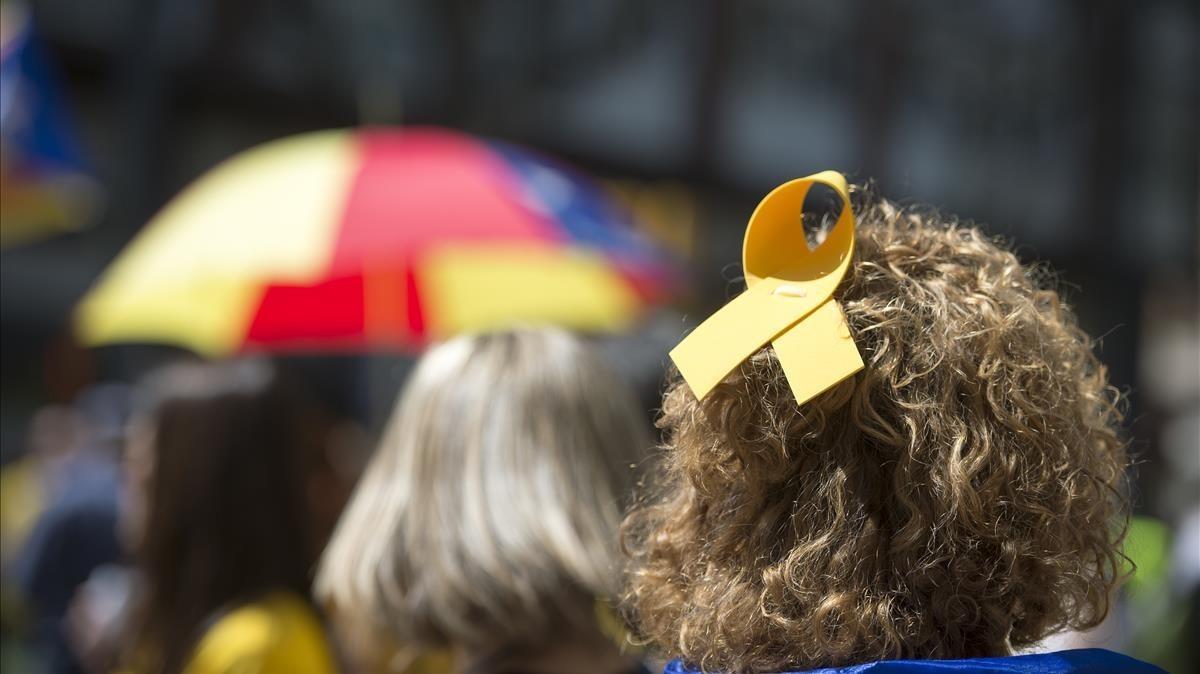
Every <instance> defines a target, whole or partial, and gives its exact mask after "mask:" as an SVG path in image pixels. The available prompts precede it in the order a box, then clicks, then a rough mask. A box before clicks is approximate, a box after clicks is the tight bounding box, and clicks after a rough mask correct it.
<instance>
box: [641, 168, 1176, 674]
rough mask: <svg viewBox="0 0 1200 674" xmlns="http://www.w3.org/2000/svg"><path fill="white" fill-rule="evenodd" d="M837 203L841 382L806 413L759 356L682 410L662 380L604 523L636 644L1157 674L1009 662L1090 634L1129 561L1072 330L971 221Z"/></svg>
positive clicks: (702, 654) (1101, 394) (686, 666)
mask: <svg viewBox="0 0 1200 674" xmlns="http://www.w3.org/2000/svg"><path fill="white" fill-rule="evenodd" d="M853 203H854V213H855V214H856V216H857V218H858V225H857V235H856V238H855V248H854V254H853V257H852V262H851V264H850V266H849V269H848V271H847V272H846V275H845V276H844V278H843V280H842V282H841V284H840V285H839V286H838V287H837V290H836V291H835V292H834V295H833V298H834V299H835V300H836V301H837V302H838V304H839V305H840V307H841V309H842V310H843V311H844V313H845V316H846V318H847V322H848V325H849V328H850V336H851V338H852V339H853V341H854V342H855V344H856V346H857V349H858V351H859V353H860V354H861V356H862V360H863V361H864V363H865V367H864V368H863V369H862V370H861V371H859V372H858V373H857V374H853V375H851V376H849V377H848V378H846V379H843V380H842V381H841V382H840V383H837V384H835V385H833V386H832V387H831V388H829V389H827V390H825V391H824V392H823V393H821V394H820V395H817V396H816V397H815V398H812V399H811V400H809V401H807V402H805V403H804V404H798V403H797V400H796V398H795V396H794V394H793V391H792V388H791V387H790V386H789V384H790V383H793V382H789V380H788V379H787V377H786V376H785V373H784V370H783V368H782V367H781V363H780V359H779V357H778V355H777V353H776V351H775V349H774V348H772V347H771V346H769V345H768V346H765V347H763V348H761V349H759V350H758V351H757V352H755V353H753V355H751V356H750V357H749V358H748V359H746V360H745V361H743V362H742V364H741V365H740V366H738V367H736V368H735V369H734V370H733V371H732V372H731V373H730V374H728V375H727V376H726V377H725V378H724V379H723V380H722V381H721V382H720V383H719V384H717V385H716V387H715V388H714V389H712V390H711V391H709V392H707V395H705V396H703V397H702V399H698V398H697V396H696V395H695V394H694V393H693V391H692V390H691V388H690V387H689V385H688V384H687V382H685V381H684V380H683V379H682V377H681V376H680V374H679V373H678V372H675V373H673V375H672V378H671V381H670V384H669V388H668V390H667V392H666V394H665V398H664V400H663V407H662V416H661V419H660V421H659V425H660V427H661V428H662V430H663V431H664V432H665V435H666V441H665V451H664V454H663V456H662V461H661V465H660V467H659V469H658V475H657V478H658V481H657V482H656V483H653V486H652V487H651V488H650V489H649V490H648V491H647V493H645V494H644V495H643V496H642V497H641V498H640V499H639V503H638V505H637V506H636V507H635V508H634V509H633V511H632V512H631V513H630V514H629V516H628V518H627V520H626V522H625V524H624V542H625V545H626V546H627V549H628V551H629V554H630V556H631V568H630V570H629V575H628V578H627V590H626V593H625V599H626V602H627V605H628V607H629V612H630V616H631V618H632V620H633V621H634V622H635V623H636V624H637V629H638V630H639V632H640V634H641V635H642V636H643V637H644V638H645V639H646V640H647V641H649V642H651V643H652V644H654V645H655V646H657V647H658V648H659V649H661V650H662V651H663V652H664V653H665V654H666V655H668V656H670V657H673V658H675V660H673V661H672V662H671V664H670V665H668V667H667V671H668V672H671V673H675V674H682V673H683V672H698V671H704V672H730V673H733V672H737V673H751V672H755V673H759V672H761V673H766V672H818V671H819V672H821V673H822V674H831V673H833V672H855V673H859V672H889V673H890V672H926V671H929V672H934V671H936V672H1012V673H1018V672H1030V673H1032V672H1038V673H1040V674H1061V673H1067V672H1075V673H1083V672H1089V673H1095V674H1100V673H1113V674H1115V673H1117V672H1120V673H1122V674H1138V673H1143V672H1158V671H1160V670H1158V669H1157V668H1156V667H1153V666H1151V665H1148V664H1145V663H1141V662H1138V661H1135V660H1133V659H1131V658H1127V657H1125V656H1122V655H1118V654H1115V653H1111V652H1108V651H1102V650H1098V649H1090V650H1076V651H1065V652H1059V653H1030V652H1029V651H1036V650H1037V646H1038V644H1039V642H1041V641H1042V640H1044V639H1045V638H1046V637H1047V636H1049V635H1051V634H1054V633H1056V632H1059V631H1061V630H1086V629H1088V628H1090V627H1093V626H1095V625H1098V624H1099V623H1100V622H1101V621H1102V620H1103V619H1104V618H1105V616H1106V615H1107V614H1108V612H1109V611H1110V609H1111V601H1112V598H1113V595H1114V590H1115V588H1116V587H1117V585H1118V583H1119V582H1120V581H1121V579H1122V577H1123V576H1124V575H1125V574H1126V571H1127V568H1128V567H1127V566H1126V559H1125V557H1124V555H1123V553H1122V547H1121V543H1122V537H1123V535H1124V532H1125V530H1126V525H1127V518H1128V503H1127V494H1128V486H1127V484H1126V480H1127V478H1126V468H1127V467H1128V465H1129V457H1128V455H1127V453H1126V445H1125V442H1124V441H1123V440H1122V438H1121V435H1120V432H1119V427H1120V424H1121V412H1120V400H1119V396H1118V395H1117V393H1116V392H1115V390H1114V389H1113V388H1112V387H1111V386H1110V385H1109V383H1108V379H1107V376H1106V372H1105V368H1104V366H1103V365H1102V364H1101V363H1100V362H1099V361H1098V359H1097V358H1096V356H1095V355H1094V353H1093V350H1092V345H1093V342H1092V340H1091V339H1090V338H1089V337H1088V335H1086V334H1085V333H1084V332H1083V331H1082V330H1081V329H1080V328H1079V326H1078V325H1077V323H1076V319H1075V318H1074V316H1073V314H1072V313H1071V310H1070V308H1069V307H1068V306H1067V305H1066V304H1065V303H1064V302H1063V300H1062V298H1061V297H1060V296H1059V295H1058V293H1057V292H1055V291H1054V290H1053V288H1052V286H1051V284H1050V283H1049V282H1048V278H1047V275H1046V274H1045V273H1044V272H1043V271H1042V270H1040V269H1037V268H1030V267H1026V266H1023V265H1022V264H1021V263H1020V262H1019V261H1018V260H1017V258H1016V257H1015V256H1014V255H1013V253H1012V252H1011V251H1010V250H1008V249H1007V248H1006V247H1004V246H1002V245H999V244H997V243H996V242H994V241H992V240H989V239H988V238H986V237H985V236H984V235H983V234H982V233H981V232H980V231H979V230H978V229H976V228H975V227H974V226H971V225H969V224H964V223H961V222H958V221H956V220H954V219H953V218H949V217H945V216H941V215H938V214H935V213H931V212H925V211H922V210H918V209H910V208H902V207H899V206H897V205H895V204H893V203H891V202H889V201H887V200H885V199H882V198H878V197H875V196H873V195H872V194H871V193H870V192H869V191H859V192H858V193H857V194H855V195H854V198H853ZM831 383H832V382H831ZM843 668H844V669H843Z"/></svg>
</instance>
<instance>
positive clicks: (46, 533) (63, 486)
mask: <svg viewBox="0 0 1200 674" xmlns="http://www.w3.org/2000/svg"><path fill="white" fill-rule="evenodd" d="M120 484H121V473H120V468H119V466H118V465H117V464H116V462H115V461H112V460H108V459H106V458H104V457H100V456H96V455H93V454H90V453H86V452H84V453H81V454H80V455H78V456H74V457H71V458H70V459H68V460H67V462H66V463H65V464H64V465H62V466H59V467H58V471H57V479H56V480H55V486H56V489H55V490H54V493H52V494H50V497H49V498H50V502H49V503H48V504H47V506H46V511H45V512H44V513H42V515H41V516H40V517H39V518H38V521H37V523H36V524H35V525H34V528H33V531H32V532H31V533H30V536H29V540H28V541H26V543H25V546H24V548H23V549H22V551H21V553H20V558H19V559H18V561H17V566H18V568H17V573H18V576H19V582H20V584H21V588H22V591H23V592H24V594H25V598H26V599H27V600H28V602H29V604H30V607H31V608H32V609H33V611H34V613H35V616H36V619H37V634H36V640H37V648H38V651H39V652H40V654H41V658H42V659H43V660H44V661H45V671H47V672H50V673H52V674H81V673H82V672H83V671H84V670H83V668H82V667H81V666H80V663H79V662H78V660H77V658H76V657H75V654H74V652H73V651H72V649H71V647H70V644H69V641H68V639H67V635H66V630H65V627H64V620H65V619H66V616H67V609H68V608H69V607H70V605H71V599H72V598H73V597H74V596H75V590H76V589H77V588H78V587H79V586H80V584H82V583H83V582H84V581H85V580H87V579H88V576H89V575H91V573H92V572H93V571H95V570H96V569H97V568H99V567H101V566H104V565H107V564H116V563H118V562H120V561H121V558H122V550H121V543H120V540H119V539H118V537H117V519H118V509H119V502H120Z"/></svg>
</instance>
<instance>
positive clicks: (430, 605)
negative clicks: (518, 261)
mask: <svg viewBox="0 0 1200 674" xmlns="http://www.w3.org/2000/svg"><path fill="white" fill-rule="evenodd" d="M647 430H648V429H647V426H646V423H645V419H644V415H643V414H641V413H640V412H639V410H638V408H637V406H636V404H635V403H634V399H633V395H632V393H631V392H630V391H628V390H627V389H626V388H625V386H623V385H622V384H621V383H620V382H619V381H618V379H617V378H616V377H615V376H614V375H613V374H612V373H611V372H610V371H608V370H607V369H606V368H604V367H603V366H602V365H601V364H600V362H599V361H598V359H597V358H596V357H595V356H594V355H593V354H591V353H590V352H589V350H588V349H587V348H585V347H584V345H583V344H581V343H580V342H579V341H577V340H576V339H574V338H572V337H571V336H569V335H567V334H565V333H563V332H559V331H555V330H518V331H514V332H500V333H494V334H481V335H473V336H463V337H459V338H456V339H453V340H451V341H449V342H446V343H445V344H442V345H440V346H437V347H435V348H433V349H432V350H431V351H429V352H428V353H427V354H426V355H425V356H424V358H423V359H422V360H421V361H420V363H419V364H418V366H417V368H416V370H415V373H414V374H413V376H412V378H411V380H410V382H409V384H408V385H407V388H406V389H405V391H404V394H403V396H402V397H401V399H400V400H399V402H398V403H397V405H396V409H395V412H394V413H393V415H392V418H391V421H390V425H389V428H388V430H387V431H386V433H385V436H384V439H383V441H382V443H381V445H380V447H379V449H378V451H377V452H376V455H375V457H374V459H373V460H372V462H371V464H370V465H369V467H368V468H367V472H366V474H365V475H364V477H363V480H362V482H361V483H360V484H359V486H358V488H357V489H356V491H355V493H354V495H353V496H352V497H351V500H350V504H349V506H348V507H347V510H346V513H345V515H344V516H343V518H342V521H341V522H340V523H339V525H338V528H337V530H336V531H335V533H334V536H333V539H332V541H331V543H330V545H329V548H328V549H327V550H326V553H325V556H324V559H323V560H322V563H321V567H320V570H319V572H318V580H317V588H318V589H317V592H318V597H319V598H320V599H321V600H322V601H323V602H328V603H329V604H330V605H331V607H332V614H333V616H334V622H335V624H339V623H340V625H342V626H344V628H343V629H344V631H345V632H346V633H349V634H357V635H359V636H360V638H359V639H358V641H360V642H366V643H360V647H359V648H358V649H356V653H355V656H356V657H355V660H356V664H357V665H358V667H359V668H361V669H364V670H369V671H379V670H381V669H383V668H385V667H387V666H389V664H390V666H391V667H394V668H395V667H399V668H404V667H410V666H411V665H412V663H414V662H416V665H415V667H412V668H410V671H414V670H421V671H432V669H433V665H430V664H428V663H429V662H430V661H429V660H428V659H425V660H424V661H422V660H421V658H422V657H423V656H425V657H427V656H429V654H431V653H441V654H443V656H442V659H441V660H440V661H439V662H440V663H441V664H442V665H443V666H444V667H445V668H446V669H448V670H450V671H454V672H462V673H469V674H499V673H506V674H517V673H538V674H549V673H552V672H555V673H557V672H578V673H580V674H589V673H593V672H594V673H597V674H599V673H603V674H624V673H628V672H642V671H645V670H644V668H643V666H642V664H641V663H640V662H639V661H638V660H637V659H636V658H634V657H631V656H629V655H627V654H625V653H623V652H622V649H621V647H620V645H619V644H618V643H617V642H618V640H619V639H620V636H619V635H616V634H614V632H616V631H618V630H615V629H612V628H613V625H614V620H613V618H612V615H611V613H607V612H606V610H605V608H604V606H605V605H604V603H603V600H604V599H606V598H611V597H613V596H615V592H616V591H617V587H616V586H615V583H616V581H617V578H618V564H619V562H618V559H619V555H618V554H617V549H616V541H617V527H618V523H619V521H620V517H621V507H622V506H621V502H622V497H623V496H624V495H625V494H627V493H628V491H629V488H630V486H631V479H632V477H633V475H634V470H633V466H632V465H631V462H635V461H636V460H637V458H638V457H639V456H640V455H641V454H642V453H643V452H644V451H645V450H646V449H647V448H648V446H649V444H650V440H649V438H648V436H647V433H646V431H647ZM340 631H341V630H340ZM364 634H370V635H371V637H372V638H371V639H363V638H361V636H362V635H364ZM363 646H365V648H363ZM389 659H390V663H388V662H387V661H388V660H389ZM422 663H424V664H422Z"/></svg>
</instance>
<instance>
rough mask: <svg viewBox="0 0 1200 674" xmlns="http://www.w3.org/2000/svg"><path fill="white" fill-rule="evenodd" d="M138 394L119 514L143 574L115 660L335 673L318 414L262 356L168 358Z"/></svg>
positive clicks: (192, 668) (230, 671)
mask: <svg viewBox="0 0 1200 674" xmlns="http://www.w3.org/2000/svg"><path fill="white" fill-rule="evenodd" d="M139 393H140V394H141V395H140V397H139V402H140V404H139V405H137V408H136V409H135V418H134V421H133V423H132V428H131V433H130V435H131V438H130V441H129V447H128V449H127V456H126V468H125V470H126V474H127V475H126V478H127V481H128V482H129V484H128V500H129V502H128V503H127V504H126V507H125V512H124V513H123V520H122V526H123V530H124V532H125V534H126V535H127V536H128V538H129V541H130V543H131V547H132V548H133V550H134V551H135V558H136V560H137V562H138V565H139V570H140V576H141V579H140V580H141V582H140V586H139V587H138V590H137V592H136V594H135V600H134V607H133V609H132V615H131V616H130V617H129V622H128V630H127V632H128V639H127V640H126V644H125V649H124V651H125V652H124V654H123V658H122V662H121V663H120V666H119V668H118V671H122V672H128V673H129V674H168V673H170V674H175V673H177V672H182V673H183V674H218V673H219V674H234V673H235V672H236V673H239V674H240V673H247V674H285V673H286V674H329V673H331V672H334V671H335V663H334V658H333V655H332V652H331V648H330V645H329V643H328V642H327V640H326V637H325V635H324V631H323V626H322V622H321V619H320V618H319V616H318V613H317V611H316V610H315V609H314V607H313V606H312V605H311V603H310V601H309V588H310V570H311V569H312V566H313V561H314V559H315V557H316V554H317V553H318V552H319V547H320V544H321V540H320V532H319V530H318V527H316V526H314V522H313V521H312V517H311V516H310V512H311V507H310V504H309V503H308V502H307V496H306V490H307V487H308V479H309V477H310V475H311V473H312V471H313V470H314V468H315V462H319V460H320V459H319V457H320V455H321V452H322V447H321V442H322V439H323V438H324V437H325V435H326V434H327V431H328V428H327V427H326V426H327V424H326V423H325V421H324V419H323V416H322V415H321V414H319V413H318V412H317V410H316V408H314V407H313V405H312V403H311V402H310V401H309V400H308V399H306V398H304V397H303V396H302V395H301V394H300V393H299V392H298V389H297V386H296V384H295V383H294V382H291V381H288V380H286V379H285V378H284V377H282V376H281V375H280V374H279V373H278V372H277V371H276V369H275V367H274V366H272V365H271V364H270V363H269V362H267V361H263V360H239V361H230V362H223V363H216V364H182V365H174V366H169V367H167V368H166V369H164V370H162V371H159V372H157V373H155V374H154V375H152V376H151V378H150V379H149V380H148V381H147V382H146V383H145V384H144V385H143V387H142V388H141V389H140V391H139Z"/></svg>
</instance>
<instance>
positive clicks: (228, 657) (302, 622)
mask: <svg viewBox="0 0 1200 674" xmlns="http://www.w3.org/2000/svg"><path fill="white" fill-rule="evenodd" d="M336 671H337V669H336V667H335V665H334V660H333V655H332V653H331V651H330V648H329V644H328V642H327V641H326V638H325V634H324V631H323V630H322V628H321V623H320V621H318V620H317V617H316V616H315V615H314V614H313V612H312V609H310V608H309V607H308V605H307V604H305V603H304V602H303V601H302V600H300V599H299V598H298V597H295V596H293V595H290V594H284V593H280V594H276V595H272V596H271V597H269V598H267V599H264V600H263V601H260V602H256V603H253V604H249V605H247V606H244V607H242V608H239V609H237V610H234V611H232V612H230V613H229V614H227V615H225V616H224V617H222V618H221V619H220V620H218V621H217V622H216V623H215V624H214V625H213V626H212V627H210V628H209V629H208V631H207V632H206V633H205V634H204V637H203V638H202V639H201V640H200V643H199V644H198V645H197V647H196V651H195V654H194V655H193V656H192V658H191V660H190V661H189V662H188V663H187V665H186V666H185V667H184V668H183V674H333V673H334V672H336Z"/></svg>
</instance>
